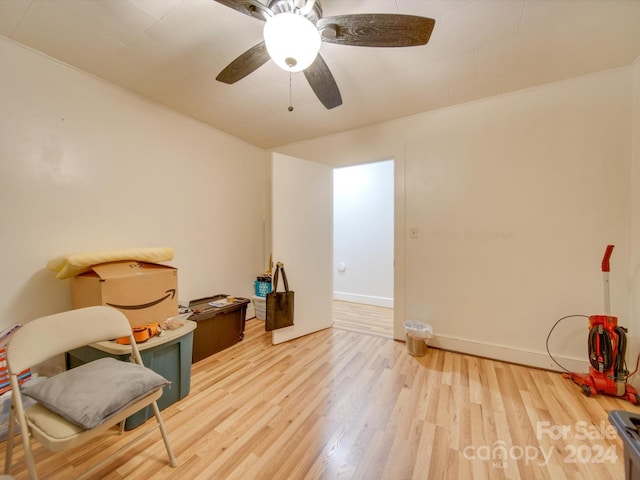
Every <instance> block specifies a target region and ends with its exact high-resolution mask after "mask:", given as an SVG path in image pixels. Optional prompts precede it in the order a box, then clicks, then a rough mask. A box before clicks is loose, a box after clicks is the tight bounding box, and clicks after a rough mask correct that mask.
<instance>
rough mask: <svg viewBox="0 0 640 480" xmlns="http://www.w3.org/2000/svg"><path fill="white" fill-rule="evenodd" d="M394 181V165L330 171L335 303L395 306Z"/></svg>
mask: <svg viewBox="0 0 640 480" xmlns="http://www.w3.org/2000/svg"><path fill="white" fill-rule="evenodd" d="M393 180H394V168H393V160H386V161H382V162H375V163H367V164H364V165H355V166H350V167H343V168H336V169H334V171H333V215H334V216H333V258H334V274H333V287H334V293H333V294H334V298H335V299H336V300H344V301H348V302H356V303H364V304H367V305H378V306H383V307H393V197H394V191H393V184H394V181H393ZM339 264H342V265H343V266H344V268H343V270H342V271H341V270H340V269H339V268H338V265H339Z"/></svg>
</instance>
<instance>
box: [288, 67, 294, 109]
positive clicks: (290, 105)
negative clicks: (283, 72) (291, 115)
mask: <svg viewBox="0 0 640 480" xmlns="http://www.w3.org/2000/svg"><path fill="white" fill-rule="evenodd" d="M292 103H293V102H292V101H291V71H289V108H288V109H287V110H289V111H290V112H293V105H292Z"/></svg>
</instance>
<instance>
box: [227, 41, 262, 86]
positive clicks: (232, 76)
mask: <svg viewBox="0 0 640 480" xmlns="http://www.w3.org/2000/svg"><path fill="white" fill-rule="evenodd" d="M267 60H269V53H268V52H267V47H266V46H265V44H264V42H260V43H258V44H257V45H256V46H254V47H252V48H250V49H249V50H247V51H246V52H244V53H243V54H242V55H240V56H239V57H238V58H236V59H235V60H234V61H233V62H231V63H230V64H229V65H227V66H226V67H225V68H224V70H222V71H221V72H220V73H219V74H218V76H217V77H216V80H218V81H219V82H223V83H229V84H232V83H236V82H237V81H238V80H242V79H243V78H244V77H246V76H247V75H249V74H250V73H252V72H254V71H256V70H257V69H258V68H260V67H261V66H262V65H264V64H265V63H267Z"/></svg>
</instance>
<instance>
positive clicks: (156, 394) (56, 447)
mask: <svg viewBox="0 0 640 480" xmlns="http://www.w3.org/2000/svg"><path fill="white" fill-rule="evenodd" d="M125 336H129V337H130V341H131V354H132V355H131V362H132V363H130V362H123V361H119V360H115V359H113V358H108V359H101V360H96V361H95V362H90V363H88V364H86V365H82V366H80V367H76V368H74V369H71V370H68V371H66V372H62V373H61V374H59V375H55V376H53V377H51V378H49V379H46V380H43V381H42V382H38V383H37V384H35V385H34V386H33V387H28V388H25V393H26V392H28V391H29V390H31V389H36V388H37V389H39V390H41V391H39V392H37V393H38V394H39V395H40V396H43V397H44V399H42V398H37V400H38V401H37V403H35V404H33V405H32V406H30V407H28V408H26V409H25V408H23V405H24V404H23V399H22V395H23V394H25V393H22V394H21V391H20V388H21V387H20V386H19V382H18V377H17V375H18V374H19V373H20V372H22V371H24V370H25V369H27V368H32V367H34V366H35V365H37V364H39V363H42V362H43V361H45V360H48V359H50V358H51V357H53V356H55V355H59V354H62V353H65V352H67V351H69V350H72V349H74V348H79V347H82V346H85V345H89V344H92V343H95V342H99V341H105V340H112V339H115V338H119V337H125ZM96 362H103V363H100V364H97V363H96ZM7 368H8V371H9V375H10V380H11V388H12V390H13V393H12V400H11V413H10V421H9V432H8V435H9V436H8V440H7V453H6V458H5V473H6V474H10V473H11V469H12V463H13V458H12V453H13V447H14V430H15V425H16V423H17V424H18V425H19V426H20V429H21V432H22V445H23V447H24V457H25V460H26V463H27V467H28V469H29V477H30V479H31V480H36V479H37V478H38V474H37V471H36V465H35V461H34V457H33V453H32V450H31V439H32V438H33V439H36V440H37V441H38V442H40V443H41V444H42V445H43V446H44V447H45V448H47V449H48V450H50V451H52V452H60V451H63V450H67V449H70V448H73V447H76V446H78V445H81V444H84V443H86V442H87V441H89V440H91V439H93V438H95V437H96V436H98V435H100V434H102V433H104V432H105V431H106V430H108V429H110V428H112V427H113V426H115V425H117V424H119V423H121V422H124V420H125V419H126V418H127V417H129V416H131V415H132V414H134V413H135V412H137V411H139V410H141V409H143V408H145V407H147V406H149V405H151V406H152V407H153V412H154V414H155V418H156V423H154V425H153V426H152V427H151V428H147V429H143V430H144V431H143V432H142V433H141V434H139V435H136V437H135V438H134V439H133V440H132V441H130V442H128V443H127V444H126V445H125V446H123V447H122V448H120V449H119V450H118V451H117V452H115V453H113V454H112V455H110V456H109V457H108V458H106V459H104V460H102V461H101V462H100V463H98V464H97V465H95V466H93V467H92V468H91V469H90V470H89V471H87V472H85V473H84V474H83V475H82V477H86V476H88V475H90V474H91V473H93V472H95V471H96V469H98V468H99V467H101V466H102V465H103V464H104V463H105V462H107V461H108V460H110V459H111V458H112V457H113V456H114V455H119V454H120V453H121V452H122V451H123V450H124V449H126V448H128V447H129V446H131V445H132V444H133V443H135V442H136V441H138V440H140V439H141V438H142V437H143V436H146V435H147V434H148V433H150V432H151V431H152V430H154V429H156V428H159V429H160V432H161V435H162V439H163V441H164V445H165V448H166V450H167V454H168V456H169V463H170V465H171V466H172V467H175V466H176V465H177V463H176V459H175V457H174V455H173V452H172V450H171V445H170V444H169V438H168V436H167V432H166V430H165V427H164V423H163V421H162V417H161V416H160V410H159V408H158V404H157V402H156V400H157V399H158V398H160V396H161V395H162V389H163V386H164V384H160V385H157V384H158V383H162V382H160V380H159V379H161V380H164V383H165V384H166V380H165V379H163V378H162V377H160V376H159V375H158V374H156V373H155V372H153V371H151V370H150V369H147V368H146V367H144V366H143V363H142V358H141V357H140V352H139V351H138V348H137V346H136V342H135V340H134V338H133V335H132V332H131V326H130V324H129V321H128V320H127V318H126V317H125V316H124V315H123V314H122V313H121V312H120V311H118V310H116V309H115V308H112V307H107V306H96V307H87V308H81V309H77V310H71V311H68V312H63V313H58V314H55V315H49V316H46V317H41V318H38V319H36V320H32V321H30V322H28V323H26V324H25V325H23V326H22V327H21V328H20V329H18V330H17V331H16V332H15V333H14V334H13V335H12V337H11V340H10V342H9V344H8V345H7ZM103 377H104V378H103ZM109 378H110V379H112V381H113V384H112V385H107V382H109V381H110V380H109ZM95 379H98V380H99V383H100V385H98V386H96V385H95V382H94V380H95ZM49 382H51V383H49ZM34 383H35V382H34ZM25 387H26V386H25ZM88 388H90V389H93V391H88ZM47 389H49V390H47ZM56 389H57V390H56ZM96 390H98V391H96ZM123 390H124V391H123ZM122 391H123V392H122ZM61 392H62V393H63V394H64V395H67V394H68V395H73V396H72V397H68V398H66V399H64V398H60V397H61V396H62V397H64V395H59V394H60V393H61ZM105 392H106V393H105ZM121 392H122V393H121ZM47 394H50V396H51V397H52V398H50V399H47V398H46V396H47ZM33 395H34V394H33V393H30V394H29V396H33ZM128 396H133V398H131V399H128V398H126V397H128ZM106 397H112V398H106ZM34 398H35V397H34ZM125 398H126V401H125V400H124V399H125ZM121 399H123V400H122V401H125V404H124V405H118V406H117V407H114V406H113V404H114V401H115V403H120V402H121ZM107 401H109V402H111V403H109V404H108V405H107V404H106V402H107ZM45 405H47V406H45ZM114 409H115V410H114ZM69 410H71V411H69ZM113 410H114V411H113ZM105 412H106V413H105ZM101 415H104V416H105V417H106V418H104V419H103V418H102V417H101ZM78 417H79V418H80V420H78ZM96 423H97V424H96ZM80 424H82V425H83V426H80ZM94 424H95V425H94ZM120 431H121V432H122V428H121V430H120Z"/></svg>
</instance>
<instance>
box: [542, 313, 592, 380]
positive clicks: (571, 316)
mask: <svg viewBox="0 0 640 480" xmlns="http://www.w3.org/2000/svg"><path fill="white" fill-rule="evenodd" d="M573 317H580V318H589V316H588V315H567V316H566V317H562V318H560V319H558V321H557V322H556V323H554V324H553V327H551V330H549V334H548V335H547V342H546V345H547V354H549V358H551V360H553V361H554V362H555V364H556V365H558V367H560V368H561V369H562V370H564V371H565V372H567V373H569V369H567V368H565V367H563V366H562V365H560V364H559V363H558V361H557V360H556V359H555V358H553V355H551V352H550V351H549V338H550V337H551V332H553V329H554V328H556V327H557V326H558V324H559V323H560V322H561V321H563V320H566V319H567V318H573Z"/></svg>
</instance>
